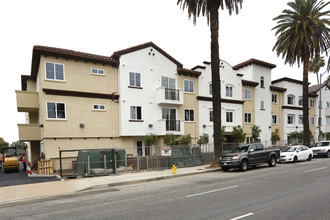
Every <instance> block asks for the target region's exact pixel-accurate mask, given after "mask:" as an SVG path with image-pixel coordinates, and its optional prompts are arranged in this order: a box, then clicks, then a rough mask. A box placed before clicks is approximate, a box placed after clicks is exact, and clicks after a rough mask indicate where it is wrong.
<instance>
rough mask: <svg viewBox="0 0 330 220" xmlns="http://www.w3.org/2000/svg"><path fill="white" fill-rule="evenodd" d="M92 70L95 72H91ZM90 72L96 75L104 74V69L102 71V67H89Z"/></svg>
mask: <svg viewBox="0 0 330 220" xmlns="http://www.w3.org/2000/svg"><path fill="white" fill-rule="evenodd" d="M93 70H95V71H96V73H93ZM91 74H93V75H97V76H104V75H105V71H104V69H98V68H91Z"/></svg>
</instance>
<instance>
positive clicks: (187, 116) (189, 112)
mask: <svg viewBox="0 0 330 220" xmlns="http://www.w3.org/2000/svg"><path fill="white" fill-rule="evenodd" d="M184 120H185V121H195V111H194V109H185V110H184Z"/></svg>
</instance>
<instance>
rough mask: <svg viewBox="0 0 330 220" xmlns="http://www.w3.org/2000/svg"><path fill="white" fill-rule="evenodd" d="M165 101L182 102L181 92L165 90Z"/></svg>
mask: <svg viewBox="0 0 330 220" xmlns="http://www.w3.org/2000/svg"><path fill="white" fill-rule="evenodd" d="M165 99H166V100H180V96H179V90H178V89H169V88H165Z"/></svg>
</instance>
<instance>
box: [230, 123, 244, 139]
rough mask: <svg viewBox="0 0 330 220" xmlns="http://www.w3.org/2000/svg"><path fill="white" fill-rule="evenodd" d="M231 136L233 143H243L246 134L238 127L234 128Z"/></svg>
mask: <svg viewBox="0 0 330 220" xmlns="http://www.w3.org/2000/svg"><path fill="white" fill-rule="evenodd" d="M231 136H232V138H233V140H234V141H237V142H239V143H242V142H244V141H245V139H246V133H244V131H243V129H242V128H241V126H238V127H236V126H234V127H233V131H232V132H231Z"/></svg>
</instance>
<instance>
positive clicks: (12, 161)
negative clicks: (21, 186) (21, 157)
mask: <svg viewBox="0 0 330 220" xmlns="http://www.w3.org/2000/svg"><path fill="white" fill-rule="evenodd" d="M6 149H14V150H15V153H7V154H6V153H4V150H6ZM2 150H3V154H4V155H5V156H4V157H3V160H4V161H3V170H4V172H5V173H6V172H7V171H16V172H19V163H18V158H17V156H16V155H17V154H16V148H12V147H10V148H3V149H2Z"/></svg>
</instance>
